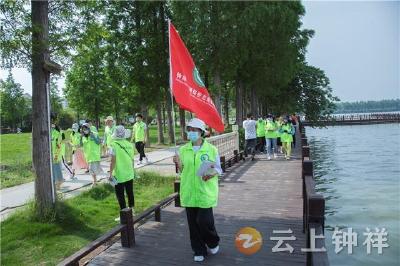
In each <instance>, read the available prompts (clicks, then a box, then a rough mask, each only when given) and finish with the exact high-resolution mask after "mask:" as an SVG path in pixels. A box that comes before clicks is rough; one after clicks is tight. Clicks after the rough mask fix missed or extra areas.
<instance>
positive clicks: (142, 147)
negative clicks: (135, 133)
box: [135, 141, 146, 161]
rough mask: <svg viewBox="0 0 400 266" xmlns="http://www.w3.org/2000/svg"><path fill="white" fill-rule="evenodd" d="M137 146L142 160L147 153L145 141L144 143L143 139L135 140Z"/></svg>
mask: <svg viewBox="0 0 400 266" xmlns="http://www.w3.org/2000/svg"><path fill="white" fill-rule="evenodd" d="M135 147H136V150H137V151H138V153H139V161H142V160H143V158H144V157H146V154H144V143H143V141H138V142H135Z"/></svg>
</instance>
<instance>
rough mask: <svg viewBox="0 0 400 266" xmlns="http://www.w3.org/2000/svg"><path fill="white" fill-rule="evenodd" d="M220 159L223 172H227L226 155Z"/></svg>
mask: <svg viewBox="0 0 400 266" xmlns="http://www.w3.org/2000/svg"><path fill="white" fill-rule="evenodd" d="M220 161H221V168H222V172H224V173H225V170H226V164H225V156H221V157H220Z"/></svg>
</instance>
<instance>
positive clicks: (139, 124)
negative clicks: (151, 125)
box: [131, 113, 149, 164]
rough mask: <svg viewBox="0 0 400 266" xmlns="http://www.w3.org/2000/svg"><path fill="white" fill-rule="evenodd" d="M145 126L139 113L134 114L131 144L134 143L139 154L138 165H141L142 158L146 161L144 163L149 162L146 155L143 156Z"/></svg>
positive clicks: (145, 137)
mask: <svg viewBox="0 0 400 266" xmlns="http://www.w3.org/2000/svg"><path fill="white" fill-rule="evenodd" d="M146 129H147V126H146V124H145V123H144V122H143V116H142V115H141V114H139V113H137V114H136V122H135V124H134V125H133V128H132V139H131V141H132V142H135V147H136V150H137V151H138V153H139V162H138V164H142V160H143V158H144V159H145V160H146V163H148V162H149V160H148V159H147V156H146V154H144V145H145V144H146V141H147V135H146Z"/></svg>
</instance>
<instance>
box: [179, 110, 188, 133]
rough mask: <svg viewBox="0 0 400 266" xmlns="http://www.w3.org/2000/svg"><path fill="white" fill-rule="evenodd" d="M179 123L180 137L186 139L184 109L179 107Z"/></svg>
mask: <svg viewBox="0 0 400 266" xmlns="http://www.w3.org/2000/svg"><path fill="white" fill-rule="evenodd" d="M179 123H180V126H181V138H182V139H183V140H187V138H186V133H185V132H186V130H185V129H186V121H185V110H183V109H181V108H179Z"/></svg>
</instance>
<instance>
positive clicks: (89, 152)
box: [81, 123, 103, 186]
mask: <svg viewBox="0 0 400 266" xmlns="http://www.w3.org/2000/svg"><path fill="white" fill-rule="evenodd" d="M81 146H83V153H84V154H85V159H86V162H87V163H88V164H89V173H90V174H91V175H92V178H93V184H92V186H95V185H96V184H97V175H99V174H100V173H102V172H103V170H102V169H101V166H100V139H99V135H98V133H97V131H92V130H91V127H90V125H89V124H88V123H85V124H83V125H82V137H81Z"/></svg>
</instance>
